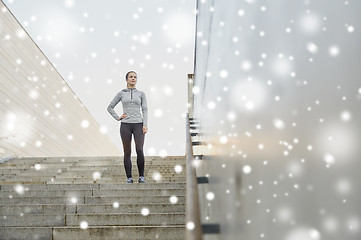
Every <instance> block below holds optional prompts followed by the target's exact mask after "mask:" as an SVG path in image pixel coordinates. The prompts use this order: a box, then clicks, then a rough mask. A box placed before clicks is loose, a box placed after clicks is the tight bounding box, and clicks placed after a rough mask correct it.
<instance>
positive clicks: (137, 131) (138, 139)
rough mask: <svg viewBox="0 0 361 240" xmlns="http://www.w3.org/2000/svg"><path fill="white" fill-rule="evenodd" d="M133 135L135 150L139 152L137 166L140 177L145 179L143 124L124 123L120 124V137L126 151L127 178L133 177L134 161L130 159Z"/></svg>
mask: <svg viewBox="0 0 361 240" xmlns="http://www.w3.org/2000/svg"><path fill="white" fill-rule="evenodd" d="M132 133H133V135H134V141H135V149H136V151H137V165H138V171H139V176H143V177H144V153H143V145H144V134H143V123H124V122H122V123H121V124H120V136H121V138H122V142H123V149H124V167H125V172H126V174H127V178H131V177H132V161H131V158H130V154H131V142H132Z"/></svg>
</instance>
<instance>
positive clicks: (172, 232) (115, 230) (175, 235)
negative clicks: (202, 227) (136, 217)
mask: <svg viewBox="0 0 361 240" xmlns="http://www.w3.org/2000/svg"><path fill="white" fill-rule="evenodd" d="M184 238H185V227H184V226H181V225H179V226H124V227H123V226H121V227H120V226H115V227H103V226H99V227H89V228H87V229H81V228H79V227H73V228H72V227H66V228H61V227H55V228H53V240H65V239H77V240H98V239H107V240H118V239H122V240H139V239H142V240H154V239H159V240H170V239H172V240H184Z"/></svg>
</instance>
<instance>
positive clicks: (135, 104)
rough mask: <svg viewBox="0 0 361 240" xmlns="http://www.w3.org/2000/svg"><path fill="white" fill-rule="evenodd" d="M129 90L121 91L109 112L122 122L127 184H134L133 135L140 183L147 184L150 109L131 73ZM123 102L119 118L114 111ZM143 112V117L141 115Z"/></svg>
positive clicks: (133, 74) (134, 76)
mask: <svg viewBox="0 0 361 240" xmlns="http://www.w3.org/2000/svg"><path fill="white" fill-rule="evenodd" d="M125 79H126V81H127V88H126V89H123V90H121V91H120V92H119V93H118V94H117V95H116V96H115V97H114V98H113V100H112V101H111V102H110V104H109V106H108V108H107V110H108V112H109V113H110V114H111V115H112V116H113V118H114V119H115V120H118V121H120V120H121V124H120V136H121V138H122V142H123V149H124V167H125V172H126V174H127V181H126V183H133V178H132V162H131V158H130V154H131V141H132V134H133V135H134V141H135V148H136V151H137V166H138V171H139V180H138V182H139V183H145V179H144V153H143V145H144V136H145V134H146V133H147V132H148V128H147V123H148V108H147V100H146V98H145V93H144V92H142V91H139V90H137V89H136V88H135V84H136V83H137V73H136V72H134V71H130V72H128V73H127V74H126V76H125ZM119 101H122V104H123V114H122V116H120V117H119V116H118V114H117V113H116V112H115V111H114V107H115V106H116V105H117V104H118V103H119ZM140 110H142V115H143V116H142V115H141V113H140Z"/></svg>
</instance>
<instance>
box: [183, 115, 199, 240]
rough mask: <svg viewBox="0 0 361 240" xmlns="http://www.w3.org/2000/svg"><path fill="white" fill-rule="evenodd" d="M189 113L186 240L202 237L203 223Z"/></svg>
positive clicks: (187, 127)
mask: <svg viewBox="0 0 361 240" xmlns="http://www.w3.org/2000/svg"><path fill="white" fill-rule="evenodd" d="M189 121H190V120H189V114H188V113H187V116H186V161H187V163H186V164H187V184H186V188H187V194H186V240H201V239H202V224H201V217H200V208H199V200H198V183H197V176H196V169H195V166H194V164H193V147H192V138H191V132H190V129H191V128H190V122H189Z"/></svg>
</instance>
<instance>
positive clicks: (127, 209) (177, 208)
mask: <svg viewBox="0 0 361 240" xmlns="http://www.w3.org/2000/svg"><path fill="white" fill-rule="evenodd" d="M143 208H148V209H149V212H151V213H167V212H172V213H177V212H184V211H185V204H179V203H177V204H172V203H138V204H137V203H126V204H124V203H123V204H119V205H118V206H116V207H115V206H113V203H112V204H74V205H65V204H1V205H0V216H8V215H18V216H20V214H66V213H74V214H75V213H140V212H141V210H142V209H143Z"/></svg>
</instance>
